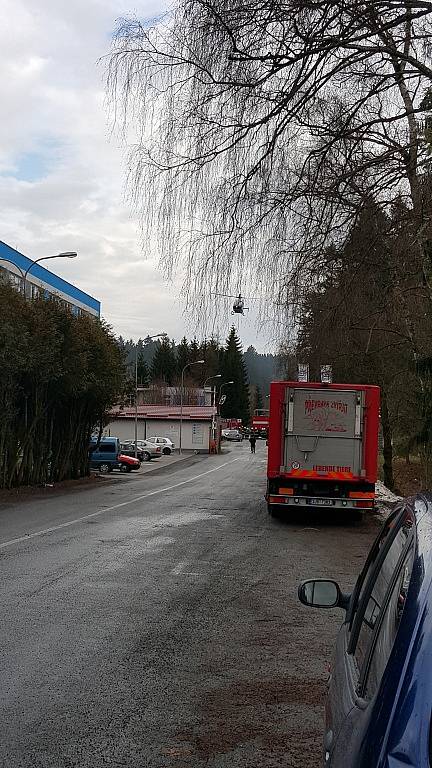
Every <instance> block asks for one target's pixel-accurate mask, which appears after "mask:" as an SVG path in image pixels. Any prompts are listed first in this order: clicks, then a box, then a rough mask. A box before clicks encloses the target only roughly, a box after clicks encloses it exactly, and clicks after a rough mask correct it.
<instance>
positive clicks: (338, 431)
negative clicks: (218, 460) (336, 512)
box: [266, 381, 380, 514]
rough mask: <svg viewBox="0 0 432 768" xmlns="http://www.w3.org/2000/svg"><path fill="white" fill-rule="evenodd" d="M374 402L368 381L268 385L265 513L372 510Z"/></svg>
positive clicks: (375, 435) (375, 395)
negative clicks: (280, 510) (284, 508)
mask: <svg viewBox="0 0 432 768" xmlns="http://www.w3.org/2000/svg"><path fill="white" fill-rule="evenodd" d="M379 401H380V391H379V387H375V386H372V385H368V384H323V383H319V382H316V383H315V382H307V383H304V382H299V381H276V382H273V383H272V384H271V386H270V417H269V437H268V465H267V493H266V500H267V504H268V510H269V512H270V514H272V513H273V512H275V511H276V509H277V507H280V506H281V505H283V506H286V505H289V506H299V507H332V508H334V509H347V510H357V511H360V510H370V509H371V508H373V507H374V505H375V483H376V480H377V464H378V429H379Z"/></svg>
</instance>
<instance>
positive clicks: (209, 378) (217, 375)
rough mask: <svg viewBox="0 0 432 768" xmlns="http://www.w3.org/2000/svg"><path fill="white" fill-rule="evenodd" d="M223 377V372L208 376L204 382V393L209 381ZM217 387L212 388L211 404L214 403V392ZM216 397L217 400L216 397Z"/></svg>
mask: <svg viewBox="0 0 432 768" xmlns="http://www.w3.org/2000/svg"><path fill="white" fill-rule="evenodd" d="M221 378H222V374H221V373H217V374H216V376H208V377H207V378H206V380H205V382H204V384H203V388H204V393H205V385H206V384H207V382H208V381H211V380H212V379H221ZM215 389H216V387H214V388H212V389H211V398H210V405H213V394H214V390H215ZM214 399H215V400H216V397H215V398H214Z"/></svg>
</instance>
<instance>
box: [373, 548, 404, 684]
mask: <svg viewBox="0 0 432 768" xmlns="http://www.w3.org/2000/svg"><path fill="white" fill-rule="evenodd" d="M413 554H414V548H413V547H411V549H410V550H409V552H408V554H407V555H406V556H405V559H404V562H403V564H402V567H401V568H400V569H398V572H397V574H396V575H395V578H394V584H393V589H392V591H391V595H390V598H389V599H388V602H387V604H386V606H385V608H384V611H383V614H382V616H381V617H380V621H379V626H378V628H377V632H376V636H375V638H374V640H373V647H372V653H371V656H370V659H369V661H368V666H367V669H366V670H365V675H364V678H365V680H364V684H365V692H366V694H367V695H369V696H372V695H373V694H374V693H375V691H376V690H377V689H378V686H379V684H380V682H381V678H382V676H383V674H384V670H385V668H386V665H387V662H388V660H389V658H390V653H391V651H392V648H393V644H394V641H395V639H396V634H397V630H398V628H399V624H400V622H401V619H402V614H403V610H404V607H405V602H406V598H407V593H408V586H409V582H410V578H411V571H412V563H413Z"/></svg>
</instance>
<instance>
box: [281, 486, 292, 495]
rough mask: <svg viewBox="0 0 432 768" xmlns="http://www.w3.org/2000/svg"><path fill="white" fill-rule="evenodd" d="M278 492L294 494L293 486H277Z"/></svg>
mask: <svg viewBox="0 0 432 768" xmlns="http://www.w3.org/2000/svg"><path fill="white" fill-rule="evenodd" d="M279 493H282V494H283V495H284V496H294V488H279Z"/></svg>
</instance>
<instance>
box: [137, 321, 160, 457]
mask: <svg viewBox="0 0 432 768" xmlns="http://www.w3.org/2000/svg"><path fill="white" fill-rule="evenodd" d="M163 336H165V334H164V333H156V334H155V335H154V336H146V339H160V338H162V337H163ZM146 434H147V433H146ZM135 458H136V459H137V458H138V344H136V346H135Z"/></svg>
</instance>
